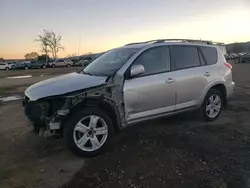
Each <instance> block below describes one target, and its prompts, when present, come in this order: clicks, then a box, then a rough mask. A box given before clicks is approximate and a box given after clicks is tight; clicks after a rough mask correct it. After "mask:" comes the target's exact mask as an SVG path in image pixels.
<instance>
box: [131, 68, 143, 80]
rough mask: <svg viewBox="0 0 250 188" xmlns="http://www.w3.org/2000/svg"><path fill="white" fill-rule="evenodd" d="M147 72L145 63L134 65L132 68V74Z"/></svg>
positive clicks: (133, 75)
mask: <svg viewBox="0 0 250 188" xmlns="http://www.w3.org/2000/svg"><path fill="white" fill-rule="evenodd" d="M144 72H145V69H144V67H143V65H133V66H132V67H131V69H130V76H131V77H135V76H138V75H140V74H143V73H144Z"/></svg>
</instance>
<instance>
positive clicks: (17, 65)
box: [12, 61, 30, 70]
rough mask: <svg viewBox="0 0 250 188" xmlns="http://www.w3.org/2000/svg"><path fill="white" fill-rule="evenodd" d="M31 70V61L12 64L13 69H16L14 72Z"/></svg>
mask: <svg viewBox="0 0 250 188" xmlns="http://www.w3.org/2000/svg"><path fill="white" fill-rule="evenodd" d="M29 68H30V62H29V61H25V62H22V63H15V64H12V69H14V70H17V69H25V70H27V69H29Z"/></svg>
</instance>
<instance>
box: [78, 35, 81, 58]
mask: <svg viewBox="0 0 250 188" xmlns="http://www.w3.org/2000/svg"><path fill="white" fill-rule="evenodd" d="M81 39H82V37H81V36H80V38H79V43H78V52H77V55H78V56H79V53H80V47H81Z"/></svg>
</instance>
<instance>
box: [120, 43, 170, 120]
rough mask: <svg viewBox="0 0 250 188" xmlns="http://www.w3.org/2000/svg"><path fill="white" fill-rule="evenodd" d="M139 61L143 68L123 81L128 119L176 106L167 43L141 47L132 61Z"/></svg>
mask: <svg viewBox="0 0 250 188" xmlns="http://www.w3.org/2000/svg"><path fill="white" fill-rule="evenodd" d="M139 64H140V65H143V66H144V69H145V72H144V73H143V74H141V75H139V76H137V77H134V78H130V79H127V80H125V83H124V89H123V91H124V102H125V112H126V115H127V116H126V117H127V121H128V122H129V121H132V120H136V119H140V118H143V117H150V116H154V115H159V114H163V113H166V112H169V111H173V110H175V91H174V84H175V83H174V80H173V79H172V72H170V50H169V47H167V46H162V47H155V48H150V49H148V50H146V51H144V52H143V53H142V54H141V55H139V57H138V58H137V59H136V60H135V61H134V62H133V64H132V65H139ZM128 71H129V70H128ZM171 79H172V80H171Z"/></svg>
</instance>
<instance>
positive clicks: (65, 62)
mask: <svg viewBox="0 0 250 188" xmlns="http://www.w3.org/2000/svg"><path fill="white" fill-rule="evenodd" d="M49 66H50V67H52V68H55V67H71V66H73V62H72V61H71V60H70V59H57V60H55V61H53V62H49Z"/></svg>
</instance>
